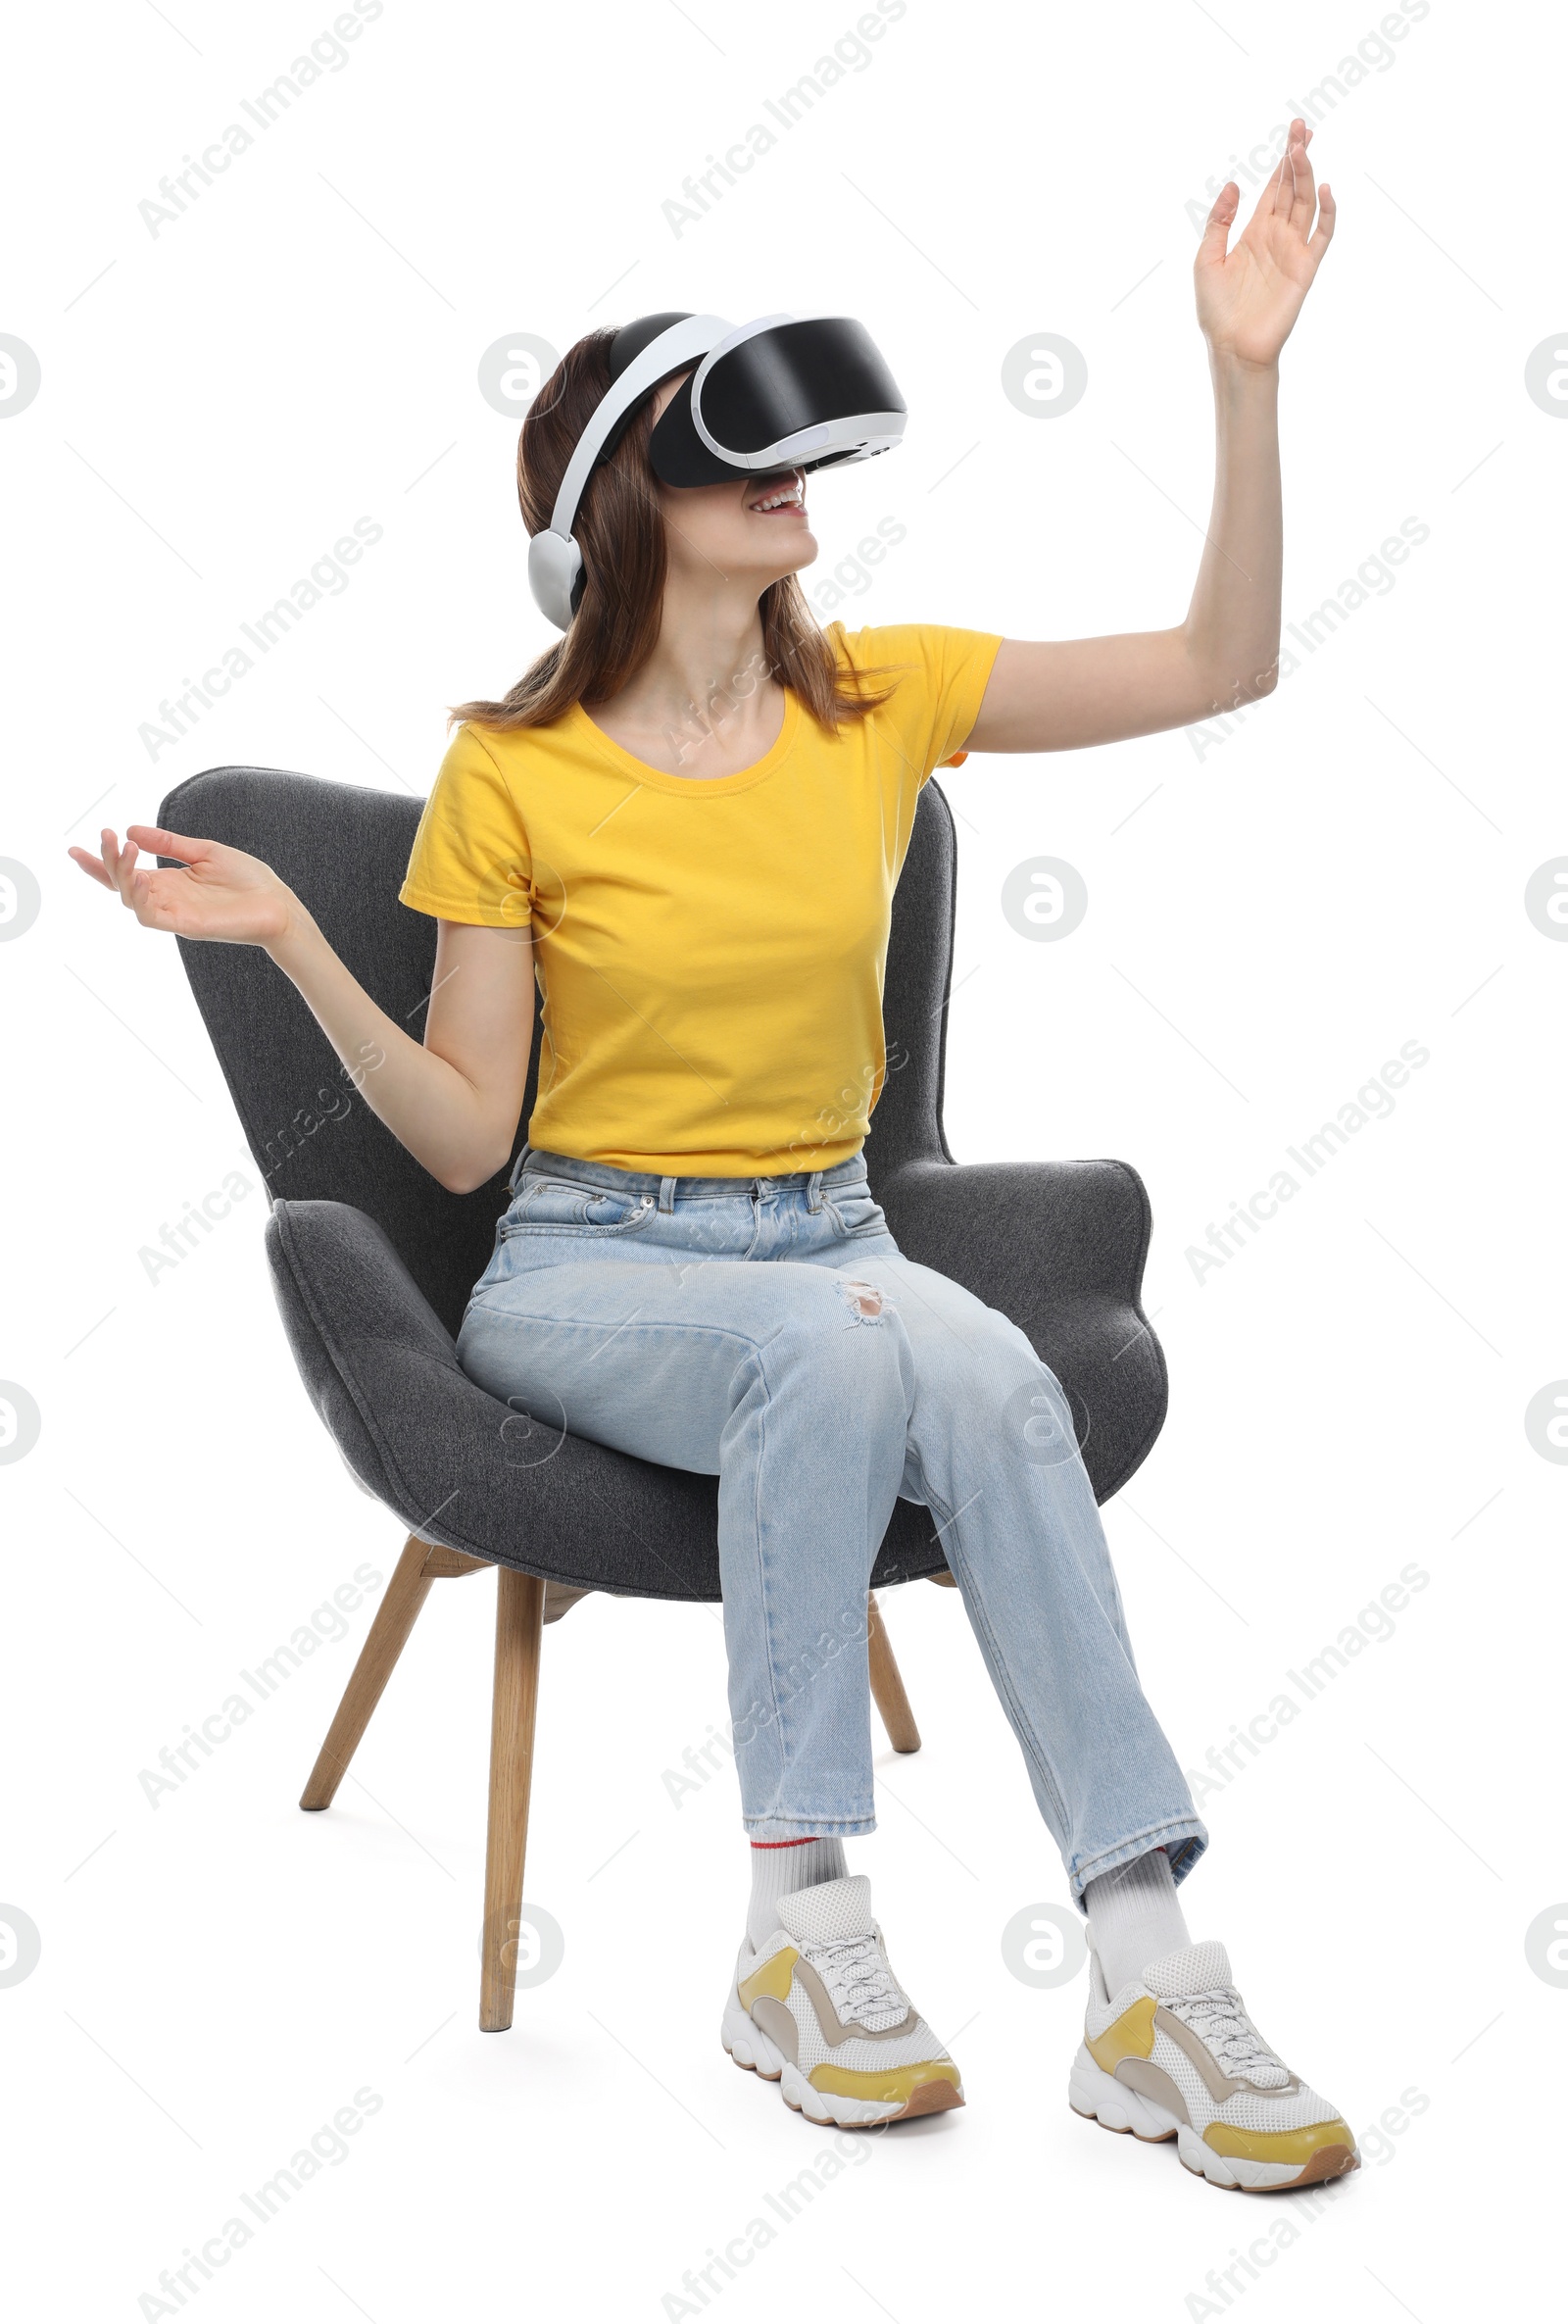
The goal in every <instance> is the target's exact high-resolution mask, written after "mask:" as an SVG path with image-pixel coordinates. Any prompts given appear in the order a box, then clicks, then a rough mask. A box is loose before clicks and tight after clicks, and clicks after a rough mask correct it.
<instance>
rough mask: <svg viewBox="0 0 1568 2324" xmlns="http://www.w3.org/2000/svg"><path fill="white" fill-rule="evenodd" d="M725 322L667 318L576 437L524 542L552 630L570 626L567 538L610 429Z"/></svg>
mask: <svg viewBox="0 0 1568 2324" xmlns="http://www.w3.org/2000/svg"><path fill="white" fill-rule="evenodd" d="M729 327H730V326H729V324H728V323H727V322H725V321H723V319H722V317H720V316H717V315H688V316H687V317H686V319H685V320H684V321H681V322H676V323H671V325H670V327H669V329H668V330H667V331H661V333H660V334H659V337H658V338H657V339H655V340H654V341H653V343H652V344H651V345H650V346H647V347H645V348H644V349H643V351H642V353H641V355H639V356H636V357H634V359H633V360H632V362H630V363H629V364H628V365H627V366H626V369H625V370H624V371H622V372H621V374H620V377H619V378H618V379H616V380H615V381H614V383H613V385H612V387H611V388H610V390H609V392H608V394H607V395H606V397H605V399H604V401H603V403H602V404H601V405H600V406H599V408H598V410H597V411H596V412H595V414H594V416H593V418H592V419H591V420H589V422H588V424H587V426H586V427H585V428H584V429H583V431H582V434H581V435H580V436H579V437H578V439H577V447H576V450H575V451H574V452H573V453H572V456H571V459H570V460H569V462H568V463H567V466H566V472H565V474H564V476H563V477H562V479H561V490H560V491H559V492H558V493H557V495H556V505H555V508H554V509H553V510H552V512H551V517H550V522H549V524H548V526H547V527H546V529H545V530H544V531H543V532H536V533H535V534H534V536H533V538H532V540H531V541H530V542H529V543H528V586H529V588H530V589H531V590H532V591H533V596H534V603H535V604H536V605H537V606H538V608H539V611H540V612H541V613H542V614H545V615H547V616H548V617H549V618H550V619H551V620H552V621H554V623H555V625H556V627H557V628H558V629H569V628H570V627H571V615H572V602H571V601H572V595H573V592H574V591H575V589H576V586H577V579H578V576H579V574H580V573H581V571H582V551H581V550H580V549H579V548H578V546H577V544H576V542H575V541H574V540H573V539H572V537H571V527H572V524H573V522H574V520H575V519H576V515H577V504H578V502H579V501H580V500H581V499H582V496H583V491H584V489H585V487H586V485H587V482H588V478H589V476H590V475H591V474H592V473H593V468H594V463H595V461H596V460H597V459H598V458H599V455H600V453H601V452H602V451H603V450H604V447H605V441H606V438H607V437H608V436H609V434H610V431H611V429H612V428H613V426H614V424H615V422H616V420H620V419H623V418H624V416H625V414H626V413H627V412H629V411H630V410H631V408H632V406H633V404H635V403H637V402H639V401H640V400H641V398H642V397H643V396H645V395H647V394H648V393H649V391H650V389H652V388H655V387H657V386H658V385H659V383H660V381H661V380H662V379H663V378H666V377H667V376H668V374H669V373H670V372H671V371H679V369H680V367H681V366H682V364H686V363H691V362H695V360H696V359H697V358H698V357H699V356H703V355H706V354H707V353H708V351H709V349H710V348H711V347H712V346H714V345H715V344H716V343H717V341H718V340H720V339H722V338H723V337H724V335H725V333H726V332H727V331H728V329H729Z"/></svg>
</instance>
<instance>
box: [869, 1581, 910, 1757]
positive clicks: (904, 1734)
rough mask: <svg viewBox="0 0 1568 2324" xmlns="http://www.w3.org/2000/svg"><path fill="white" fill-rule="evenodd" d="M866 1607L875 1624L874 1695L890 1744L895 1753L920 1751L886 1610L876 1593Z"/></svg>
mask: <svg viewBox="0 0 1568 2324" xmlns="http://www.w3.org/2000/svg"><path fill="white" fill-rule="evenodd" d="M866 1607H867V1611H868V1612H869V1615H870V1622H871V1629H870V1640H869V1645H870V1654H871V1692H872V1694H873V1695H874V1696H875V1697H876V1706H877V1708H878V1710H879V1711H880V1712H881V1713H882V1724H883V1726H884V1727H886V1729H887V1731H888V1741H889V1743H891V1744H892V1746H893V1748H894V1750H895V1751H918V1750H919V1748H920V1730H919V1728H918V1727H917V1726H916V1725H915V1723H914V1713H913V1711H912V1710H911V1709H910V1708H909V1698H908V1696H907V1694H906V1693H905V1691H904V1680H903V1678H902V1676H901V1675H900V1672H899V1666H898V1663H897V1662H896V1661H895V1660H894V1658H893V1649H892V1647H891V1646H890V1645H889V1643H888V1634H887V1631H886V1630H885V1629H884V1628H883V1624H882V1609H881V1607H879V1606H878V1605H877V1602H876V1592H875V1591H874V1590H871V1591H868V1592H867V1594H866Z"/></svg>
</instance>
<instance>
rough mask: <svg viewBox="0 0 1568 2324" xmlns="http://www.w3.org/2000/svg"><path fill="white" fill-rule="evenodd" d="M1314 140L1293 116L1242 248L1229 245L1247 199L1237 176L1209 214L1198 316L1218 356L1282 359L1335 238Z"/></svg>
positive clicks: (1198, 264) (1197, 267) (1197, 266)
mask: <svg viewBox="0 0 1568 2324" xmlns="http://www.w3.org/2000/svg"><path fill="white" fill-rule="evenodd" d="M1311 141H1312V132H1311V130H1310V129H1309V128H1308V127H1307V125H1306V124H1305V122H1304V121H1293V122H1292V124H1291V125H1290V129H1289V131H1288V133H1287V137H1286V143H1285V153H1284V157H1283V159H1282V160H1281V162H1280V165H1279V168H1278V169H1277V170H1276V171H1275V173H1274V174H1273V176H1272V177H1271V178H1270V179H1269V181H1268V183H1267V185H1266V186H1264V188H1263V191H1262V193H1261V194H1260V195H1259V196H1258V203H1257V208H1256V209H1255V210H1254V211H1253V212H1252V215H1251V218H1250V220H1249V222H1248V223H1247V225H1246V227H1245V229H1244V230H1243V231H1242V233H1241V234H1239V235H1238V236H1237V239H1236V244H1235V247H1234V249H1232V250H1230V251H1227V250H1226V248H1225V238H1226V235H1227V234H1228V233H1229V231H1230V228H1231V226H1232V224H1233V223H1235V219H1236V215H1237V212H1238V211H1239V210H1240V208H1241V202H1242V196H1241V189H1240V187H1239V186H1238V185H1237V183H1236V181H1235V179H1234V178H1232V179H1231V180H1230V181H1229V182H1228V183H1227V184H1226V185H1224V186H1222V187H1221V189H1220V193H1219V196H1218V199H1217V200H1216V201H1215V204H1214V207H1213V209H1212V210H1211V211H1210V212H1209V214H1208V223H1207V225H1206V226H1205V227H1204V229H1203V239H1202V241H1201V243H1200V244H1199V249H1198V257H1197V260H1196V261H1195V263H1194V268H1193V274H1194V279H1195V281H1196V284H1197V288H1198V321H1199V323H1200V325H1201V329H1202V333H1203V336H1204V338H1205V339H1207V341H1208V343H1209V346H1210V347H1211V348H1212V349H1213V351H1214V353H1215V354H1216V355H1220V356H1226V355H1228V356H1232V357H1234V358H1235V359H1236V361H1237V362H1239V363H1246V364H1253V365H1269V364H1274V363H1277V362H1278V361H1279V353H1280V349H1281V348H1282V347H1283V346H1284V344H1285V342H1286V340H1287V339H1288V338H1289V337H1290V334H1291V326H1292V324H1293V323H1294V322H1295V321H1296V318H1297V316H1298V315H1299V313H1300V311H1301V301H1302V300H1303V299H1304V298H1305V296H1306V294H1307V292H1308V291H1309V290H1310V289H1311V287H1312V277H1313V275H1314V274H1315V273H1316V272H1317V270H1318V267H1319V265H1320V263H1321V261H1322V258H1323V253H1324V252H1325V250H1327V248H1328V246H1329V243H1330V242H1331V241H1332V239H1333V236H1334V218H1335V210H1334V196H1333V194H1332V193H1330V191H1329V189H1328V187H1327V186H1326V185H1322V186H1318V187H1316V188H1315V189H1314V187H1313V183H1312V165H1311V163H1310V162H1309V161H1308V160H1307V158H1306V149H1307V147H1308V145H1309V144H1310V143H1311ZM1314 202H1315V206H1316V210H1317V226H1316V229H1315V230H1314V228H1313V224H1312V213H1313V207H1314Z"/></svg>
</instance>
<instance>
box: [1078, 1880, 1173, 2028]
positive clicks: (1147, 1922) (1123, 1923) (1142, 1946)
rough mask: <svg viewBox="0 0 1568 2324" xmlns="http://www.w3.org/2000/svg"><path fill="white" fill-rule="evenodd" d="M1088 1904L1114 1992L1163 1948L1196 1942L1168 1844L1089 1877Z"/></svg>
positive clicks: (1108, 1991)
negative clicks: (1189, 1929) (1180, 1901)
mask: <svg viewBox="0 0 1568 2324" xmlns="http://www.w3.org/2000/svg"><path fill="white" fill-rule="evenodd" d="M1084 1905H1085V1908H1086V1909H1087V1911H1088V1914H1089V1923H1090V1927H1091V1929H1092V1931H1093V1933H1094V1947H1095V1951H1096V1953H1099V1955H1100V1966H1101V1969H1102V1970H1103V1974H1104V1979H1105V1992H1106V1994H1107V1995H1110V1996H1114V1995H1115V1994H1117V1993H1119V1992H1120V1991H1121V1988H1122V1987H1123V1986H1124V1985H1126V1984H1127V1983H1128V1982H1129V1981H1130V1980H1131V1979H1132V1978H1134V1977H1141V1976H1142V1975H1143V1973H1144V1971H1145V1969H1146V1968H1148V1966H1149V1964H1150V1962H1151V1961H1155V1960H1158V1959H1159V1957H1160V1955H1161V1954H1162V1953H1175V1952H1176V1951H1177V1950H1178V1949H1179V1948H1180V1947H1181V1946H1184V1945H1191V1943H1192V1938H1191V1937H1190V1936H1189V1935H1188V1933H1187V1923H1186V1921H1185V1920H1184V1919H1183V1918H1182V1908H1181V1906H1180V1904H1178V1903H1177V1902H1176V1883H1175V1881H1174V1880H1173V1879H1172V1878H1171V1869H1170V1858H1169V1856H1168V1855H1167V1854H1165V1851H1164V1850H1163V1849H1162V1848H1153V1849H1151V1850H1150V1852H1149V1854H1147V1855H1141V1856H1134V1858H1133V1860H1132V1862H1131V1863H1130V1864H1118V1865H1117V1866H1116V1869H1115V1870H1114V1871H1113V1872H1103V1873H1102V1874H1101V1876H1100V1878H1099V1879H1098V1880H1087V1881H1085V1883H1084Z"/></svg>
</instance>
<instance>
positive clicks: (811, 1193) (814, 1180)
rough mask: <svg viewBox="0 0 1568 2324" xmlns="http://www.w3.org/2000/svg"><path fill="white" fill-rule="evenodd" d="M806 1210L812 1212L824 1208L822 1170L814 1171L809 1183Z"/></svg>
mask: <svg viewBox="0 0 1568 2324" xmlns="http://www.w3.org/2000/svg"><path fill="white" fill-rule="evenodd" d="M806 1208H807V1209H808V1211H820V1210H821V1208H822V1173H821V1171H820V1170H813V1171H812V1172H811V1175H810V1177H809V1180H808V1181H807V1187H806Z"/></svg>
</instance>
